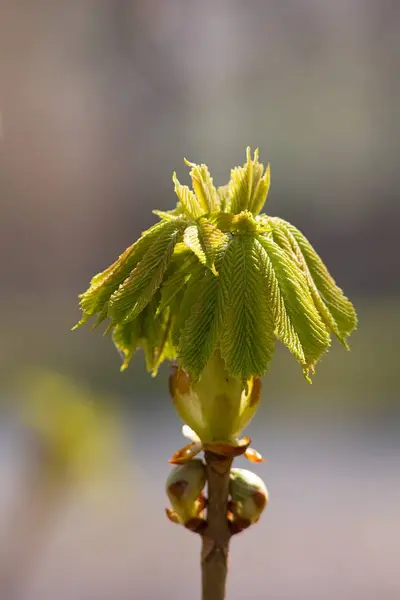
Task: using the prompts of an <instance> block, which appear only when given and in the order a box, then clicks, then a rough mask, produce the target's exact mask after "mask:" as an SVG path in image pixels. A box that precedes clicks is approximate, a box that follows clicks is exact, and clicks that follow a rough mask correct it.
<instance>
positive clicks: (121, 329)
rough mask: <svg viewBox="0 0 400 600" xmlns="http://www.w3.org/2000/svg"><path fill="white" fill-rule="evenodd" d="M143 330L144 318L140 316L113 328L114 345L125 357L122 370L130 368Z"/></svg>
mask: <svg viewBox="0 0 400 600" xmlns="http://www.w3.org/2000/svg"><path fill="white" fill-rule="evenodd" d="M141 330H142V319H141V317H140V316H139V317H137V318H136V319H134V320H133V321H130V322H129V323H126V324H125V325H115V327H114V328H113V333H112V339H113V342H114V345H115V347H116V348H117V350H118V351H119V352H120V354H121V355H122V357H123V359H124V362H123V364H122V366H121V371H125V369H127V368H128V366H129V363H130V361H131V358H132V355H133V354H134V353H135V352H136V349H137V347H138V345H139V340H140V335H141Z"/></svg>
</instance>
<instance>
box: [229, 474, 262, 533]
mask: <svg viewBox="0 0 400 600" xmlns="http://www.w3.org/2000/svg"><path fill="white" fill-rule="evenodd" d="M229 493H230V495H231V502H230V505H229V508H230V512H231V523H232V526H233V527H232V529H233V532H234V533H238V532H239V531H242V530H243V529H246V527H249V526H250V525H252V524H253V523H257V521H258V520H259V518H260V516H261V513H262V512H263V510H264V508H265V507H266V506H267V503H268V490H267V488H266V486H265V484H264V482H263V480H262V479H261V478H260V477H258V475H256V474H255V473H252V472H251V471H247V470H246V469H232V470H231V474H230V482H229Z"/></svg>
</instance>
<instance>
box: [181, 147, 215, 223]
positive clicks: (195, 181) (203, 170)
mask: <svg viewBox="0 0 400 600" xmlns="http://www.w3.org/2000/svg"><path fill="white" fill-rule="evenodd" d="M185 164H186V165H187V166H188V167H192V168H191V170H190V177H191V178H192V185H193V189H194V192H195V194H196V196H197V199H198V201H199V203H200V206H201V208H202V210H203V213H204V212H205V213H211V212H214V211H217V210H219V208H220V200H219V196H218V194H217V190H216V189H215V186H214V183H213V180H212V177H211V175H210V173H209V171H208V167H207V166H206V165H196V164H194V163H191V162H189V161H188V160H186V159H185Z"/></svg>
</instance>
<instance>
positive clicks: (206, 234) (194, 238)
mask: <svg viewBox="0 0 400 600" xmlns="http://www.w3.org/2000/svg"><path fill="white" fill-rule="evenodd" d="M183 239H184V242H185V244H186V246H187V247H188V248H190V250H192V252H194V254H195V255H196V256H197V258H198V259H199V261H200V262H201V263H202V264H203V265H206V266H207V267H209V268H210V269H211V271H212V272H213V273H214V275H216V274H217V272H216V269H215V266H214V261H215V257H216V255H217V253H218V251H219V249H220V248H221V246H222V245H223V244H224V243H226V241H227V236H226V235H225V234H224V233H223V232H222V231H220V230H219V229H218V227H216V226H215V225H213V224H212V223H210V221H208V220H207V219H205V218H204V217H202V218H201V219H199V220H198V221H197V223H196V224H195V225H190V226H189V227H187V228H186V230H185V234H184V238H183Z"/></svg>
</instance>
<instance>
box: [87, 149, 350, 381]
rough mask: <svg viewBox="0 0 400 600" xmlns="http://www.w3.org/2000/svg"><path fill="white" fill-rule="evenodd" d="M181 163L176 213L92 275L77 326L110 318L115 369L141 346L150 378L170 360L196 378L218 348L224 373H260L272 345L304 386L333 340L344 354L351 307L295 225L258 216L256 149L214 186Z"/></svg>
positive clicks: (201, 170) (262, 178)
mask: <svg viewBox="0 0 400 600" xmlns="http://www.w3.org/2000/svg"><path fill="white" fill-rule="evenodd" d="M185 162H186V164H187V165H188V166H189V167H190V169H191V170H190V176H191V180H192V189H190V188H189V187H188V186H185V185H181V184H180V182H179V181H178V179H177V177H176V174H175V173H174V174H173V183H174V186H175V193H176V195H177V198H178V201H177V204H176V207H175V208H174V209H173V210H171V211H167V212H162V211H154V213H155V214H156V215H157V216H158V217H159V219H160V220H159V222H158V223H156V224H155V225H153V227H151V228H150V229H148V230H147V231H145V232H143V233H142V235H141V237H140V238H139V239H138V240H137V241H136V242H135V243H134V244H133V245H132V246H130V247H129V248H127V250H125V252H124V253H123V254H121V256H120V257H119V258H118V259H117V260H116V261H115V262H114V263H113V264H112V265H111V266H110V267H108V269H106V270H105V271H103V272H102V273H99V274H97V275H95V276H94V277H93V278H92V280H91V282H90V287H89V289H88V290H87V291H86V292H84V293H83V294H81V296H80V307H81V309H82V311H83V316H82V319H81V321H80V322H79V323H78V325H77V327H78V326H79V325H82V324H83V323H85V322H86V321H87V320H89V319H90V318H92V317H96V319H97V320H96V323H95V326H97V325H98V324H99V323H101V322H102V321H104V320H106V319H108V320H109V326H108V328H107V331H109V332H111V333H112V337H113V341H114V344H115V346H116V347H117V349H118V350H119V351H120V353H121V354H122V356H123V365H122V369H125V368H126V367H127V366H128V364H129V361H130V359H131V357H132V355H133V354H134V352H135V351H136V350H137V349H138V348H142V349H143V350H144V354H145V358H146V365H147V368H148V370H149V371H150V372H152V373H153V374H156V373H157V369H158V366H159V365H160V363H161V362H163V361H164V360H165V359H169V360H178V362H179V364H180V366H181V367H182V368H183V369H185V370H186V371H187V372H188V373H189V374H190V376H191V377H192V378H193V379H195V380H196V379H198V378H199V377H200V375H201V373H202V371H203V369H204V368H205V365H206V364H207V362H208V361H209V359H210V358H211V356H212V355H213V353H214V352H215V351H216V350H219V352H220V354H221V356H222V358H223V359H224V362H225V365H226V369H227V371H228V373H229V374H230V375H231V376H232V377H235V378H239V379H242V380H243V381H247V380H248V379H250V378H252V377H260V376H262V375H264V374H265V372H266V371H267V369H268V365H269V363H270V361H271V358H272V355H273V352H274V348H275V342H276V340H279V341H281V342H282V343H283V344H284V345H285V346H286V347H287V348H288V349H289V351H290V352H291V353H292V355H293V356H294V357H295V359H296V360H297V361H298V363H299V364H300V366H301V368H302V370H303V373H304V375H305V376H306V378H307V379H309V375H310V374H312V373H313V372H314V367H315V365H316V363H317V362H318V360H319V359H320V358H321V357H322V356H323V355H324V353H325V352H326V351H327V349H328V348H329V346H330V342H331V334H334V335H335V336H336V337H337V338H338V339H339V340H340V341H341V342H342V344H343V345H344V346H345V347H346V348H347V341H346V340H347V337H348V336H349V334H350V333H351V332H352V331H353V330H354V329H355V328H356V326H357V317H356V313H355V310H354V307H353V305H352V304H351V302H350V301H349V300H348V299H347V298H346V296H345V295H344V294H343V292H342V290H341V289H340V288H339V287H338V286H337V285H336V283H335V281H334V279H333V278H332V276H331V275H330V274H329V272H328V270H327V268H326V267H325V265H324V263H323V261H322V259H321V258H320V257H319V256H318V254H317V253H316V251H315V250H314V248H313V247H312V246H311V244H310V242H309V241H308V240H307V239H306V237H305V236H304V235H303V234H302V233H301V232H300V231H299V230H298V229H296V227H294V226H293V225H291V224H290V223H288V222H286V221H284V220H283V219H280V218H278V217H270V216H268V215H266V214H260V211H261V210H262V208H263V206H264V203H265V201H266V199H267V195H268V191H269V185H270V171H269V167H267V168H266V169H264V166H263V164H262V163H260V162H259V160H258V151H257V150H256V151H255V153H254V155H253V156H251V153H250V149H249V148H248V149H247V160H246V162H245V163H244V165H243V166H239V167H236V168H234V169H232V171H231V177H230V181H229V183H228V184H227V185H224V186H222V187H219V188H217V187H215V185H214V183H213V179H212V177H211V176H210V173H209V171H208V168H207V167H206V166H205V165H203V164H202V165H196V164H193V163H189V162H188V161H185Z"/></svg>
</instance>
